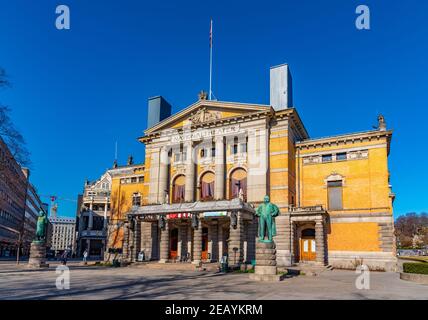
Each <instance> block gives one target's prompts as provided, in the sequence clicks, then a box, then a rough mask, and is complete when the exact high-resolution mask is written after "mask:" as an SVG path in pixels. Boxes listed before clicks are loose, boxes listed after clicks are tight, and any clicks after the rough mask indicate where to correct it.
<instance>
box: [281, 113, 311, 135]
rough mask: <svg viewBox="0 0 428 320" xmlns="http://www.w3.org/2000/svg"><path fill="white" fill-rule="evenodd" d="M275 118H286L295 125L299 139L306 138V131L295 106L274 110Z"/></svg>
mask: <svg viewBox="0 0 428 320" xmlns="http://www.w3.org/2000/svg"><path fill="white" fill-rule="evenodd" d="M275 118H276V119H284V118H288V119H290V120H291V123H292V124H293V125H294V126H295V127H296V129H297V132H298V133H299V135H300V139H308V138H309V134H308V131H307V130H306V128H305V125H304V124H303V121H302V119H301V118H300V116H299V113H298V112H297V110H296V109H295V108H287V109H284V110H280V111H276V112H275Z"/></svg>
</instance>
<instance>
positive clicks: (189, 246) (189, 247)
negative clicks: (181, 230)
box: [187, 223, 193, 262]
mask: <svg viewBox="0 0 428 320" xmlns="http://www.w3.org/2000/svg"><path fill="white" fill-rule="evenodd" d="M187 252H188V253H189V260H192V255H193V249H192V226H191V225H190V223H189V225H188V227H187ZM189 262H190V261H189Z"/></svg>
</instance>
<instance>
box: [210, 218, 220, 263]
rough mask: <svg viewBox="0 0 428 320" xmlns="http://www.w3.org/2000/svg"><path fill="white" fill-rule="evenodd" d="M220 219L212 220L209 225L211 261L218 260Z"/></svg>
mask: <svg viewBox="0 0 428 320" xmlns="http://www.w3.org/2000/svg"><path fill="white" fill-rule="evenodd" d="M217 230H218V221H211V222H210V224H209V226H208V254H209V256H210V261H218V260H219V258H218V257H217V254H218V232H217Z"/></svg>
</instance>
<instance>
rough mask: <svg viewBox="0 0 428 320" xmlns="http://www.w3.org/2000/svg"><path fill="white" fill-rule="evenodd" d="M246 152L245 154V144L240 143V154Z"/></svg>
mask: <svg viewBox="0 0 428 320" xmlns="http://www.w3.org/2000/svg"><path fill="white" fill-rule="evenodd" d="M246 152H247V144H246V143H241V153H246Z"/></svg>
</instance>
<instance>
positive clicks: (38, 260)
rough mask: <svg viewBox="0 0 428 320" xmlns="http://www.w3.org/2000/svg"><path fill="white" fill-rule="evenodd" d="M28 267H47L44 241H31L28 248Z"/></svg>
mask: <svg viewBox="0 0 428 320" xmlns="http://www.w3.org/2000/svg"><path fill="white" fill-rule="evenodd" d="M28 267H29V268H49V265H48V264H47V263H46V243H45V241H37V240H35V241H33V242H32V243H31V248H30V260H29V261H28Z"/></svg>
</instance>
